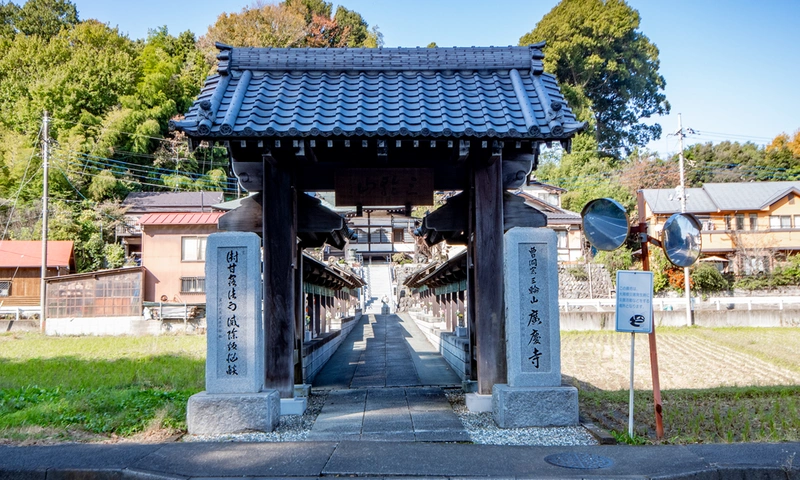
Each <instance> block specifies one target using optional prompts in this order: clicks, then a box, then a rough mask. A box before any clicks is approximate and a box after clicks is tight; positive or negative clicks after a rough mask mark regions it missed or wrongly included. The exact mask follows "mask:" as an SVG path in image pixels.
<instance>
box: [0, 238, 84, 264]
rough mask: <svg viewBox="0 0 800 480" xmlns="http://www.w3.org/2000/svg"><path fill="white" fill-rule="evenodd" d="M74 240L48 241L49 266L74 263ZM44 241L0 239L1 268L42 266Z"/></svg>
mask: <svg viewBox="0 0 800 480" xmlns="http://www.w3.org/2000/svg"><path fill="white" fill-rule="evenodd" d="M72 247H73V242H72V241H68V240H63V241H56V240H48V242H47V266H48V267H69V266H70V265H71V264H72V261H71V260H72ZM41 266H42V242H41V241H39V240H36V241H23V240H2V241H0V268H17V267H23V268H24V267H41Z"/></svg>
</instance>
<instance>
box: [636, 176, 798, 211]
mask: <svg viewBox="0 0 800 480" xmlns="http://www.w3.org/2000/svg"><path fill="white" fill-rule="evenodd" d="M643 193H644V199H645V201H646V202H647V204H648V205H649V206H650V209H651V210H652V211H653V213H656V214H668V213H677V212H680V211H681V205H680V201H679V200H678V198H677V197H676V194H675V190H673V189H645V190H643ZM686 193H687V196H686V211H687V212H689V213H712V212H723V211H724V212H730V211H747V210H762V209H764V208H767V207H769V206H770V205H772V204H773V203H775V202H777V201H778V200H780V199H781V198H784V197H785V196H786V195H788V194H789V193H794V194H795V195H798V196H800V182H741V183H706V184H705V185H703V187H702V188H688V189H686Z"/></svg>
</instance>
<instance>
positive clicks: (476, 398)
mask: <svg viewBox="0 0 800 480" xmlns="http://www.w3.org/2000/svg"><path fill="white" fill-rule="evenodd" d="M465 397H466V401H467V410H469V411H470V412H476V413H481V412H491V411H492V403H493V402H492V395H481V394H480V393H468V394H466V395H465Z"/></svg>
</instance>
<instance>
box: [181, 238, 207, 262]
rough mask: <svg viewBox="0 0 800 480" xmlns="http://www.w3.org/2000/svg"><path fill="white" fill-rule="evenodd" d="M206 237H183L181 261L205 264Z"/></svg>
mask: <svg viewBox="0 0 800 480" xmlns="http://www.w3.org/2000/svg"><path fill="white" fill-rule="evenodd" d="M205 260H206V237H181V261H184V262H204V261H205Z"/></svg>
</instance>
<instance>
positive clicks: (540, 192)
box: [521, 175, 567, 208]
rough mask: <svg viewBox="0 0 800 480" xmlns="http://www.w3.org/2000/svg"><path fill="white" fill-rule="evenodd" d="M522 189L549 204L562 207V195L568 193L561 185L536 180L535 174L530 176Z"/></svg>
mask: <svg viewBox="0 0 800 480" xmlns="http://www.w3.org/2000/svg"><path fill="white" fill-rule="evenodd" d="M521 189H522V191H523V192H525V194H527V195H530V196H532V197H536V198H538V199H540V200H542V201H544V202H546V203H547V204H549V205H553V206H554V207H559V208H561V195H563V194H565V193H567V191H566V190H565V189H563V188H561V187H556V186H555V185H548V184H546V183H542V182H540V181H538V180H536V178H535V177H534V176H533V175H529V176H528V180H527V182H526V184H525V185H523V186H522V187H521Z"/></svg>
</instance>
